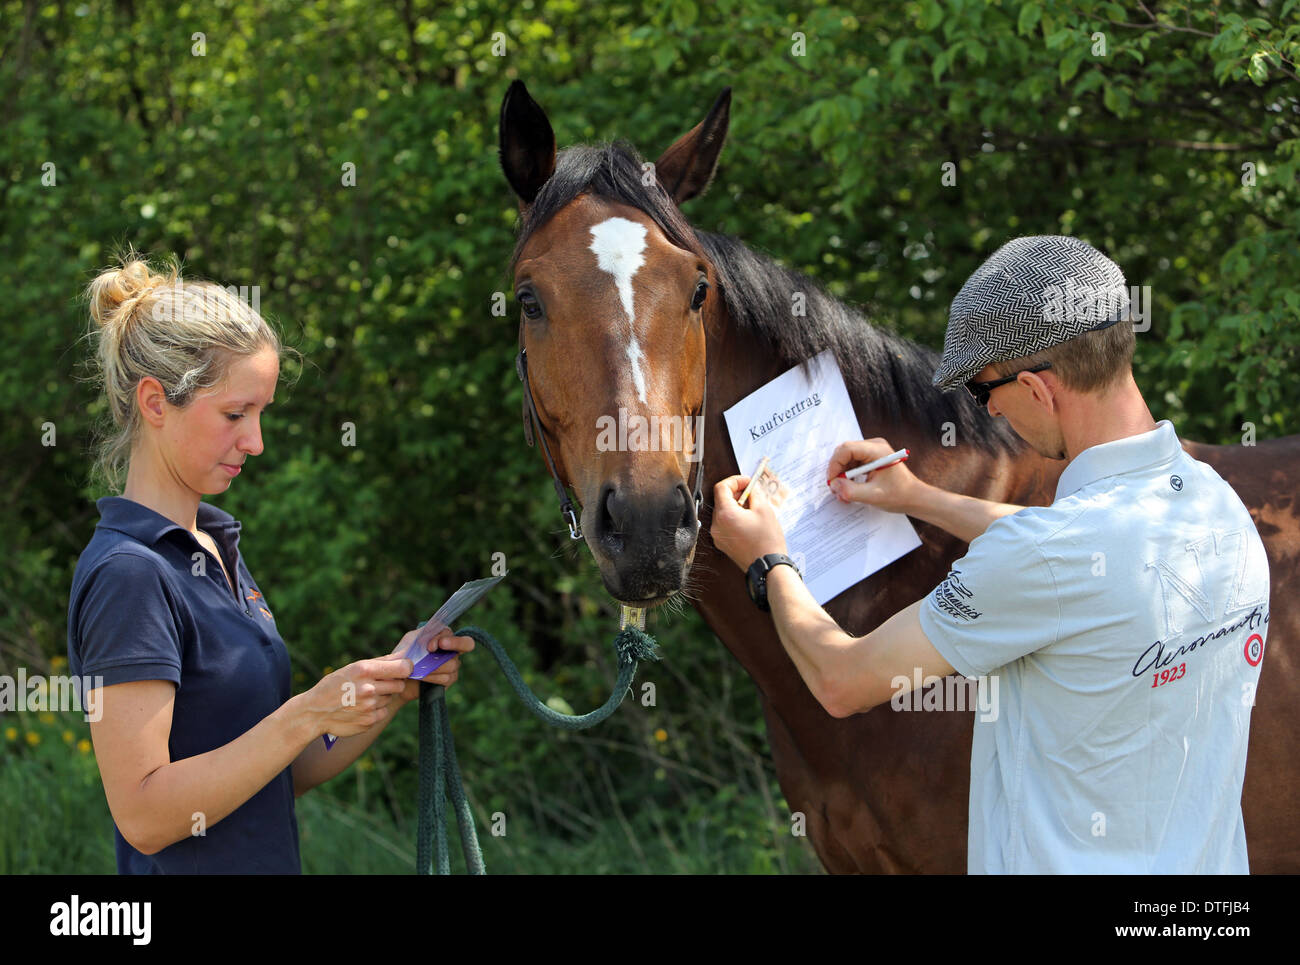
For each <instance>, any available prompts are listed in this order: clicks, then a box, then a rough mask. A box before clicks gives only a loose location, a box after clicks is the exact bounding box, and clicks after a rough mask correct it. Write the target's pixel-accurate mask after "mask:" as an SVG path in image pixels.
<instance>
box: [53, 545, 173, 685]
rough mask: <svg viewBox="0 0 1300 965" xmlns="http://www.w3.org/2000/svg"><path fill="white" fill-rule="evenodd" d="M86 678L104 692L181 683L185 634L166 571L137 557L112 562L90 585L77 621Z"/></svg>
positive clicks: (118, 557)
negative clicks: (141, 683)
mask: <svg viewBox="0 0 1300 965" xmlns="http://www.w3.org/2000/svg"><path fill="white" fill-rule="evenodd" d="M77 645H78V648H79V656H80V658H81V675H82V676H83V677H85V676H91V677H99V678H102V680H103V684H102V686H105V687H108V686H111V685H112V684H120V683H127V682H129V681H133V680H170V681H171V682H172V683H174V684H177V685H178V686H179V684H180V682H181V628H180V624H179V621H178V620H177V616H176V612H175V608H174V602H173V595H172V593H171V590H170V589H169V587H168V586H167V583H166V581H165V579H164V577H163V573H162V571H161V570H160V569H159V568H158V566H157V565H155V564H154V563H153V562H151V561H150V560H148V559H146V558H144V557H142V556H139V555H137V554H135V553H117V554H114V555H113V556H110V557H109V558H108V559H106V560H105V561H104V562H103V563H102V564H101V565H100V566H99V567H98V568H97V569H96V570H95V571H94V572H93V573H91V574H90V576H89V578H88V579H87V582H86V587H85V590H84V592H83V595H82V601H81V607H80V610H79V613H78V617H77Z"/></svg>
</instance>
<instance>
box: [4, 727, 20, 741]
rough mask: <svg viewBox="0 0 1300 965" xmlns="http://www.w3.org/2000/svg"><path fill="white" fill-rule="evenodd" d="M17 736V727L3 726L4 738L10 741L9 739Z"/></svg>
mask: <svg viewBox="0 0 1300 965" xmlns="http://www.w3.org/2000/svg"><path fill="white" fill-rule="evenodd" d="M17 736H18V728H17V727H6V728H5V740H7V741H11V740H13V739H14V738H16V737H17Z"/></svg>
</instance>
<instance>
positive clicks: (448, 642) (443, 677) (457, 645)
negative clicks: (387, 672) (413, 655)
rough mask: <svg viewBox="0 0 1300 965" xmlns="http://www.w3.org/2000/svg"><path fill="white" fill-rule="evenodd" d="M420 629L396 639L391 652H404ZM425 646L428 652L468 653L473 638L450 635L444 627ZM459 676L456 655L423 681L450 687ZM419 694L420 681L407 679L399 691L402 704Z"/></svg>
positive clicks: (449, 631)
mask: <svg viewBox="0 0 1300 965" xmlns="http://www.w3.org/2000/svg"><path fill="white" fill-rule="evenodd" d="M422 629H423V627H416V628H415V629H414V630H411V631H410V632H408V633H407V634H406V635H405V636H403V637H402V639H401V640H400V641H398V644H397V647H396V649H394V650H393V653H395V654H397V653H405V652H406V648H407V647H409V646H410V645H411V644H412V642H414V640H415V637H416V635H417V634H418V633H419V632H420V630H422ZM427 647H428V650H429V652H430V653H432V652H433V651H434V650H458V651H460V652H461V653H469V652H470V651H471V650H473V649H474V638H473V637H455V636H452V633H451V630H449V629H445V628H444V629H442V630H440V631H438V634H437V636H435V637H434V638H433V639H431V640H430V641H429V642H428V645H427ZM408 672H409V671H408ZM459 676H460V657H458V656H457V657H452V658H451V659H450V660H448V661H447V662H446V663H444V664H443V665H442V666H441V667H439V668H438V669H437V670H435V671H434V672H433V673H431V674H429V675H428V676H427V677H425V678H423V679H424V682H425V683H431V684H442V685H443V686H444V687H450V686H451V685H452V684H454V683H455V682H456V679H457V678H458V677H459ZM419 696H420V681H419V680H407V681H406V685H405V687H404V688H403V690H402V693H401V697H400V699H401V702H402V703H403V704H406V703H410V702H411V701H412V700H414V699H415V698H416V697H419Z"/></svg>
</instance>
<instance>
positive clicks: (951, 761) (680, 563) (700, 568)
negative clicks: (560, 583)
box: [499, 81, 1300, 873]
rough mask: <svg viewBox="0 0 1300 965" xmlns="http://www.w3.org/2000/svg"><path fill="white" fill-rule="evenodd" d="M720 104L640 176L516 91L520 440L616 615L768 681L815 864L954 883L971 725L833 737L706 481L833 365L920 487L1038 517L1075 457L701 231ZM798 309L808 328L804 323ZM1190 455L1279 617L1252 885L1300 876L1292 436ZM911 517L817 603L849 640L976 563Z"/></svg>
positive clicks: (860, 414)
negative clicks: (756, 423)
mask: <svg viewBox="0 0 1300 965" xmlns="http://www.w3.org/2000/svg"><path fill="white" fill-rule="evenodd" d="M730 102H731V91H730V88H727V89H724V90H723V91H722V93H721V94H720V96H719V97H718V98H717V100H716V101H715V103H714V104H713V107H712V108H711V110H710V111H709V112H708V114H707V116H706V117H705V118H704V120H702V121H701V122H700V123H699V124H697V125H696V126H695V127H693V128H691V129H690V130H689V131H688V132H687V133H685V134H684V135H682V136H681V137H680V138H678V139H677V140H676V141H675V142H674V143H673V144H672V145H671V146H670V147H669V148H668V149H667V150H666V151H665V152H664V153H663V155H662V156H661V157H660V158H659V160H658V161H656V162H655V163H654V164H653V166H651V165H647V164H645V163H644V162H643V161H642V159H641V157H640V156H639V155H638V153H637V152H636V149H635V148H634V147H632V145H631V144H629V143H628V142H626V141H625V140H623V139H617V140H615V141H613V142H611V143H602V144H598V145H585V144H580V145H575V146H571V147H569V148H567V149H565V150H564V151H562V152H559V153H558V154H557V153H556V144H555V136H554V133H553V131H552V129H551V125H550V122H549V120H548V118H547V116H546V113H545V112H544V111H543V110H542V108H541V107H540V106H539V105H538V104H537V103H536V102H535V101H534V100H533V99H532V97H530V96H529V94H528V91H527V89H526V88H525V86H524V84H523V83H522V82H520V81H515V82H513V83H512V84H511V85H510V88H509V90H508V91H507V92H506V95H505V98H504V100H503V102H502V105H501V115H500V131H499V135H500V161H501V165H502V169H503V171H504V174H505V177H506V180H507V181H508V182H509V184H510V186H511V188H512V189H513V190H514V192H515V194H516V196H517V198H518V204H519V210H520V222H519V233H518V238H517V242H516V245H515V248H514V252H513V256H512V258H511V262H510V267H509V274H510V275H511V276H512V278H513V283H514V291H515V294H516V298H517V299H518V300H519V302H520V305H521V315H520V329H519V348H520V354H519V356H517V359H516V365H517V369H518V371H519V374H520V377H521V379H523V380H524V426H525V433H526V435H527V436H528V440H529V443H530V444H532V443H533V436H534V434H535V435H537V436H539V437H540V441H541V446H542V450H543V454H544V455H545V458H546V466H547V470H548V471H549V472H550V473H551V474H552V476H553V477H554V481H555V488H556V493H557V495H558V497H559V498H560V500H561V503H562V506H565V507H567V508H570V509H571V504H570V503H569V502H568V490H569V489H570V488H571V489H572V490H573V492H574V493H575V494H576V496H577V501H578V505H579V506H580V507H581V516H580V519H579V518H578V513H577V512H576V511H573V512H571V513H570V515H569V521H570V535H572V536H573V537H575V538H577V537H578V536H579V535H582V537H583V538H585V540H586V544H587V546H588V548H589V550H590V552H591V554H592V557H593V558H594V560H595V561H596V564H597V566H598V568H599V570H600V574H601V578H602V581H603V582H604V585H605V588H606V590H607V591H608V592H609V593H610V594H611V595H612V596H613V597H614V599H616V600H618V601H620V602H622V603H624V604H628V605H632V606H636V607H652V606H656V605H659V604H662V603H664V602H666V601H670V600H679V599H681V598H685V599H687V600H689V601H690V602H691V603H692V605H694V606H695V608H696V609H697V610H698V611H699V613H700V614H701V615H702V616H703V618H704V620H705V622H706V623H707V624H708V625H709V627H710V628H711V629H712V630H713V632H714V633H715V634H717V636H718V638H719V639H720V640H721V641H722V643H723V644H724V645H725V646H726V647H727V649H728V650H730V651H731V653H732V654H733V655H734V656H735V658H736V659H737V660H738V661H739V662H740V663H741V664H742V665H743V667H744V668H745V670H746V671H747V672H748V674H749V675H750V677H751V678H752V679H753V681H754V683H755V685H756V686H757V687H758V689H759V693H760V694H761V698H762V706H763V712H764V716H765V719H766V723H767V731H768V737H769V740H770V744H771V747H772V755H773V761H774V764H775V767H776V772H777V776H778V779H779V782H780V785H781V790H782V792H783V793H784V794H785V798H786V801H787V802H788V804H789V806H790V808H791V811H792V813H794V812H802V814H803V815H804V816H805V819H806V831H807V834H808V835H809V838H810V841H811V843H812V845H813V848H814V849H815V851H816V853H817V855H818V857H819V858H820V860H821V862H822V864H823V865H824V866H825V868H826V869H827V870H828V871H829V872H832V873H847V872H872V873H878V872H901V873H935V872H939V873H960V872H964V871H965V870H966V842H967V811H968V795H969V780H970V750H971V737H972V729H973V711H972V710H966V711H959V710H946V711H940V712H930V713H902V712H897V711H895V710H893V709H891V707H890V706H889V705H887V704H886V705H881V706H879V707H876V708H875V709H873V710H871V711H869V712H867V713H863V714H857V715H854V716H851V717H847V718H842V719H837V718H834V717H832V716H831V715H830V714H829V713H827V712H826V710H825V709H824V708H823V707H822V706H821V705H820V704H819V703H818V702H817V700H816V699H815V698H814V697H813V695H812V694H811V693H810V692H809V690H808V689H807V687H806V686H805V685H804V682H803V680H802V679H801V678H800V676H799V673H798V671H797V670H796V669H795V666H794V664H793V663H792V662H791V660H790V659H789V657H788V656H787V655H786V652H785V650H784V649H783V647H782V645H781V642H780V639H779V638H778V636H777V633H776V629H775V626H774V624H773V622H772V619H771V617H770V616H769V615H768V614H765V613H762V612H761V611H759V610H758V608H757V607H755V606H754V604H753V603H752V602H751V601H750V599H749V596H748V594H747V592H746V589H745V579H744V574H742V573H741V572H740V571H739V570H738V569H737V568H736V567H735V566H734V565H733V564H732V563H731V562H730V561H729V560H728V559H727V558H726V557H725V556H723V555H722V554H721V553H720V552H719V551H717V550H716V549H715V548H714V546H713V545H712V543H711V541H710V538H709V519H710V505H709V504H710V499H709V496H710V494H711V493H712V487H713V485H714V483H716V482H717V481H718V480H720V479H723V478H725V477H727V476H730V475H733V474H736V473H737V472H739V471H741V470H740V467H738V466H737V465H736V461H735V458H734V456H733V453H732V449H731V445H730V442H729V439H728V437H727V435H726V428H725V425H724V420H723V417H722V412H723V410H724V409H727V408H729V407H730V406H732V405H734V404H735V403H736V402H737V401H738V400H739V399H741V398H743V397H744V396H746V395H748V394H749V393H751V392H753V391H754V390H755V389H757V388H759V387H760V386H762V385H763V384H765V383H766V382H768V381H770V380H771V379H773V378H774V377H776V376H777V375H779V374H781V373H782V372H784V371H786V370H788V369H789V368H791V367H792V366H794V365H804V364H806V362H807V360H808V359H810V358H811V357H812V356H814V355H816V354H817V353H819V352H821V351H823V350H825V349H830V350H832V351H833V353H834V356H835V359H836V361H837V362H838V363H839V366H840V370H841V371H842V373H843V375H844V379H845V383H846V385H847V387H848V390H849V394H850V397H851V398H852V401H853V408H854V412H855V414H856V416H857V418H858V423H859V425H860V426H861V427H862V431H863V433H864V436H865V437H867V438H870V437H873V436H883V437H885V438H886V439H888V440H889V442H890V443H891V444H892V445H893V446H895V447H900V448H901V447H906V448H908V449H910V450H911V452H912V459H911V465H912V466H913V467H915V471H916V473H917V475H919V476H921V477H922V478H923V479H925V480H927V481H928V482H931V483H934V484H936V485H939V486H942V487H943V488H945V489H949V490H953V491H955V492H959V493H966V494H969V495H973V496H979V497H982V498H984V499H990V500H995V501H999V502H1009V503H1016V504H1020V505H1027V506H1028V505H1047V504H1050V503H1051V501H1052V499H1053V497H1054V493H1055V486H1056V481H1057V478H1058V476H1059V475H1060V474H1061V471H1062V470H1063V468H1064V466H1065V462H1064V461H1055V460H1050V459H1046V458H1044V457H1042V456H1039V455H1038V454H1037V453H1035V452H1034V451H1033V450H1032V449H1030V448H1029V447H1028V446H1027V445H1026V444H1024V443H1023V442H1022V441H1021V440H1020V439H1019V437H1018V436H1016V434H1015V433H1014V431H1012V430H1011V429H1010V427H1009V426H1008V425H1007V424H1006V422H1005V420H1003V419H994V418H991V417H990V416H989V415H988V414H987V412H986V411H985V410H983V409H981V408H978V407H976V406H975V405H974V403H973V401H972V400H971V399H970V398H969V397H968V395H967V393H966V392H964V391H957V392H950V393H944V392H940V391H939V390H938V389H936V388H934V387H933V386H932V384H931V376H932V374H933V372H934V369H935V365H936V363H937V360H938V356H937V355H936V353H935V352H933V351H932V350H930V349H928V348H924V347H922V346H920V345H917V344H915V343H913V342H911V341H908V340H907V339H905V338H902V337H899V336H897V335H895V334H892V333H890V332H887V331H884V330H882V329H879V328H876V327H874V326H872V325H871V324H870V323H869V321H868V320H867V319H866V318H864V317H863V316H862V315H861V314H859V313H858V312H857V311H856V310H854V309H853V308H851V307H850V306H847V305H845V304H842V303H841V302H839V301H837V300H836V299H835V298H833V297H831V296H830V295H828V294H827V293H825V292H824V291H823V290H822V289H821V288H820V286H819V285H818V284H817V283H816V282H814V281H813V280H812V279H810V278H808V277H806V276H804V275H802V274H800V273H798V272H795V271H792V270H790V269H787V268H785V267H783V266H781V265H779V264H777V263H776V262H775V261H773V260H771V259H770V258H767V257H765V256H763V255H762V254H759V253H757V252H754V251H752V250H750V249H749V248H747V247H746V246H745V245H744V244H742V243H741V242H740V241H738V240H736V239H735V238H731V237H728V236H725V235H721V234H712V233H709V232H705V231H699V230H696V229H694V228H692V227H691V225H690V224H688V223H687V221H686V219H685V217H684V216H683V215H682V213H681V211H680V205H682V204H683V203H685V202H686V201H689V200H690V199H691V198H694V197H696V196H698V195H700V194H701V193H703V192H704V190H705V189H706V188H707V187H708V186H709V183H710V182H711V181H712V179H713V176H714V173H715V170H716V168H717V163H718V158H719V155H720V153H721V150H722V145H723V141H724V140H725V138H726V134H727V127H728V120H729V115H730ZM797 293H798V294H801V295H802V299H803V304H804V306H805V309H806V310H805V312H804V313H803V314H797V313H796V312H794V311H792V304H793V303H792V299H793V298H794V297H795V295H796V294H797ZM706 389H707V392H706ZM701 411H702V419H700V418H698V417H699V414H700V413H701ZM620 412H633V413H639V414H641V415H642V416H643V417H647V418H648V417H650V416H652V415H658V416H661V417H662V416H667V417H673V418H680V419H681V420H683V421H684V424H685V425H686V426H688V427H689V432H688V433H687V434H685V435H684V436H683V440H682V441H679V442H678V444H677V447H676V449H675V450H674V449H673V448H671V447H669V446H661V447H655V446H653V445H650V446H646V445H642V446H639V447H635V451H626V450H628V449H629V448H633V447H628V446H623V447H610V446H608V445H604V446H602V445H599V444H598V436H599V427H600V426H601V425H602V419H604V420H608V419H611V418H614V417H615V416H616V415H618V414H619V413H620ZM608 424H609V423H608V421H605V422H604V425H606V426H608ZM661 434H662V435H663V436H664V437H665V438H666V437H667V433H666V430H665V431H664V432H663V433H661ZM652 435H653V433H652ZM945 436H947V437H948V438H947V439H945ZM953 440H955V442H956V444H955V445H953V444H951V443H952V442H953ZM652 441H653V440H652ZM945 442H946V443H948V444H945ZM1184 446H1185V447H1186V449H1187V450H1188V452H1190V454H1191V455H1192V456H1193V457H1195V458H1197V459H1200V460H1202V461H1204V462H1206V463H1208V464H1209V465H1211V466H1212V467H1214V468H1215V470H1216V471H1218V472H1219V474H1220V475H1222V476H1223V477H1224V478H1225V479H1227V481H1228V482H1229V483H1230V484H1231V485H1232V486H1233V488H1234V489H1235V490H1236V491H1237V493H1238V494H1239V495H1240V497H1241V499H1242V501H1243V502H1244V503H1245V504H1246V506H1247V507H1248V508H1249V509H1250V512H1251V516H1252V517H1253V518H1254V520H1255V524H1256V526H1257V528H1258V530H1259V534H1260V536H1261V537H1262V539H1263V541H1264V544H1265V547H1266V548H1267V553H1268V560H1269V566H1270V567H1271V583H1272V585H1271V591H1272V595H1271V602H1272V603H1273V607H1272V608H1271V609H1272V619H1271V621H1270V632H1269V636H1268V645H1267V661H1266V666H1265V667H1264V669H1263V672H1262V676H1261V678H1260V684H1259V688H1258V693H1257V695H1256V706H1255V709H1254V712H1253V714H1252V722H1251V733H1250V750H1249V756H1248V763H1247V769H1246V776H1245V786H1244V790H1243V795H1242V807H1243V812H1244V820H1245V825H1246V835H1247V842H1248V848H1249V857H1250V866H1251V869H1252V871H1254V872H1263V873H1270V872H1283V871H1289V872H1296V871H1300V822H1297V821H1296V815H1297V813H1300V781H1298V780H1297V773H1298V771H1300V750H1298V749H1297V742H1296V737H1297V734H1296V731H1297V715H1298V714H1300V673H1298V672H1297V671H1298V670H1300V668H1298V667H1297V666H1296V659H1297V641H1298V640H1300V606H1293V605H1291V603H1290V600H1289V597H1288V591H1293V590H1294V588H1295V587H1296V584H1297V579H1298V578H1300V501H1297V500H1296V499H1295V495H1294V494H1295V489H1296V480H1300V436H1288V437H1286V438H1284V439H1277V440H1272V441H1265V442H1261V443H1260V444H1259V445H1257V446H1210V445H1202V444H1199V443H1194V442H1186V443H1184ZM701 448H702V449H703V460H702V461H698V460H697V461H696V462H695V464H694V465H693V464H692V460H693V459H694V458H695V457H696V456H698V455H699V451H700V449H701ZM826 456H827V462H829V460H830V453H829V452H828V453H827V454H826ZM701 469H702V480H701V476H700V470H701ZM750 469H752V467H745V469H744V471H746V472H747V471H749V470H750ZM700 496H702V497H703V498H702V499H700V498H699V497H700ZM913 524H914V525H915V527H916V530H917V533H918V535H919V536H920V538H921V542H922V545H921V546H920V547H919V548H917V549H915V550H913V551H912V552H910V553H908V554H907V555H905V556H903V557H902V558H900V559H899V560H897V561H896V562H894V563H892V564H890V565H889V566H887V567H885V568H884V569H883V570H880V571H878V572H877V573H875V574H873V575H872V576H870V577H868V578H867V579H865V580H863V581H861V582H859V583H857V584H855V585H854V586H852V587H851V588H849V589H848V590H846V591H844V592H843V593H841V594H840V595H839V596H837V597H835V598H834V599H832V600H831V601H830V602H829V603H828V604H827V605H826V607H825V609H826V610H827V612H828V613H830V615H831V616H832V617H833V618H834V619H835V620H836V621H837V622H838V623H839V625H840V626H841V627H843V628H844V629H845V630H846V631H847V632H849V633H850V634H853V635H862V634H865V633H867V632H868V631H870V630H873V629H874V628H875V627H877V626H878V625H879V624H881V623H882V622H883V621H885V620H886V619H888V618H889V617H890V616H892V615H893V614H894V613H896V612H897V611H899V610H902V609H903V608H904V607H906V606H908V605H909V604H911V603H913V602H914V601H916V600H917V599H919V598H921V597H922V596H924V595H926V594H928V593H929V592H930V590H932V589H933V588H934V587H935V586H936V585H937V584H938V583H939V582H940V581H941V580H942V579H943V578H944V577H945V576H946V575H947V572H948V569H949V565H950V564H951V563H952V562H954V561H955V560H957V559H958V558H960V557H961V556H963V555H964V554H965V551H966V544H965V543H963V542H962V541H961V540H959V539H957V538H956V537H954V536H951V535H949V534H948V533H946V532H945V531H943V530H941V529H939V528H937V527H935V526H931V525H928V524H926V523H924V522H921V521H919V520H913Z"/></svg>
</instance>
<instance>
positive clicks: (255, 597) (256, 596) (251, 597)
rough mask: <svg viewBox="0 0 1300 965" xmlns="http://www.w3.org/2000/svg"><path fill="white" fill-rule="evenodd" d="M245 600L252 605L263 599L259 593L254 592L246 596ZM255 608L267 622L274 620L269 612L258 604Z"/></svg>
mask: <svg viewBox="0 0 1300 965" xmlns="http://www.w3.org/2000/svg"><path fill="white" fill-rule="evenodd" d="M245 599H249V600H252V601H253V602H254V603H256V602H257V601H258V600H261V599H263V597H262V594H261V592H260V591H258V590H254V591H253V592H252V593H250V594H248V596H247V597H246V598H245ZM257 608H258V609H259V610H261V611H262V616H263V617H265V618H266V619H267V620H274V619H275V618H274V617H272V616H271V611H270V610H268V609H267V608H266V607H264V606H261V605H260V604H259V605H258V607H257Z"/></svg>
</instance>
